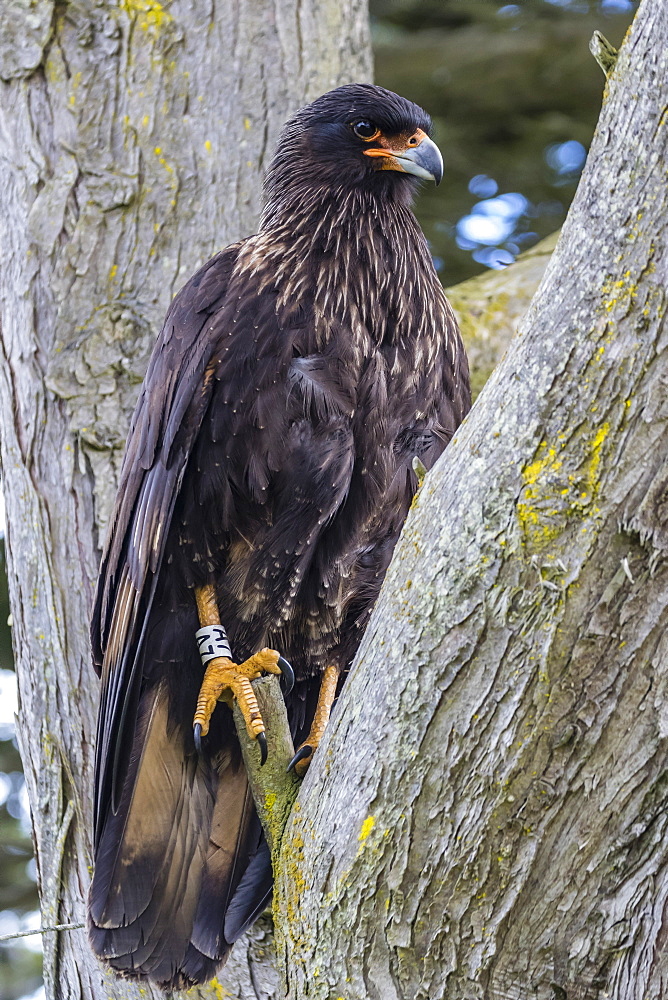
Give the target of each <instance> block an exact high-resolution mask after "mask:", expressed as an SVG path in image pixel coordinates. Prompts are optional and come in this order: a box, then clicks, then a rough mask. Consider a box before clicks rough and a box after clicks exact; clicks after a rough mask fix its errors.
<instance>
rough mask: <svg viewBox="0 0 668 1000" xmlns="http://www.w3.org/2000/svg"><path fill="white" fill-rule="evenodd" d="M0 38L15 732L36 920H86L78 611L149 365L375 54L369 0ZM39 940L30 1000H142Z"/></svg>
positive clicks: (2, 414)
mask: <svg viewBox="0 0 668 1000" xmlns="http://www.w3.org/2000/svg"><path fill="white" fill-rule="evenodd" d="M0 25H1V28H0V32H1V38H0V340H1V347H2V352H3V357H2V367H1V370H0V419H1V425H2V470H3V476H4V491H5V496H6V501H7V517H8V531H7V553H8V567H9V582H10V595H11V603H12V613H13V622H14V647H15V651H16V662H17V670H18V675H19V685H20V706H21V707H20V714H19V727H18V731H19V739H20V745H21V751H22V756H23V760H24V765H25V770H26V778H27V782H28V789H29V793H30V801H31V807H32V814H33V824H34V834H35V843H36V851H37V862H38V870H39V881H40V891H41V896H42V913H43V925H44V926H52V925H54V924H57V923H70V922H73V923H80V922H81V921H82V920H83V918H84V910H85V898H86V893H87V888H88V881H89V875H90V864H91V855H90V834H91V829H92V820H91V787H92V771H91V768H92V749H93V739H94V732H95V712H96V702H97V692H98V684H97V680H96V679H95V677H94V675H93V673H92V670H91V667H90V656H89V648H88V637H87V619H88V615H89V609H90V604H91V597H92V588H93V585H94V580H95V575H96V571H97V563H98V559H99V549H100V544H101V540H102V537H103V534H104V530H105V526H106V521H107V518H108V516H109V510H110V505H111V502H112V498H113V495H114V491H115V485H116V476H117V472H118V468H119V462H120V456H121V450H122V445H123V441H124V436H125V433H126V430H127V426H128V422H129V414H130V411H131V408H132V406H133V403H134V399H135V397H136V393H137V390H138V385H139V382H140V380H141V377H142V374H143V371H144V368H145V364H146V359H147V354H148V351H149V349H150V346H151V344H152V342H153V339H154V337H155V335H156V332H157V330H158V329H159V326H160V322H161V320H162V317H163V315H164V313H165V311H166V309H167V306H168V305H169V302H170V300H171V297H172V295H173V294H174V292H175V291H176V290H177V289H178V287H179V286H180V285H181V284H182V283H183V282H184V281H185V280H186V279H187V278H188V277H189V275H190V274H191V273H192V272H193V270H194V269H195V268H196V267H197V265H198V264H199V263H201V262H203V261H204V260H205V259H206V258H207V257H209V256H210V255H211V254H212V253H213V252H214V251H215V250H216V249H218V248H219V247H221V246H224V245H225V244H226V243H229V242H230V241H232V240H234V239H237V238H238V237H240V236H243V235H245V234H247V233H249V232H252V231H253V230H254V228H255V227H256V223H257V215H258V208H259V197H260V180H261V175H262V172H263V170H264V168H265V166H266V163H267V157H268V156H269V155H270V153H271V149H272V145H273V142H274V140H275V137H276V133H277V130H278V128H279V126H280V125H281V124H282V122H283V121H284V120H285V118H286V116H287V114H288V113H289V112H291V111H293V110H295V109H296V108H297V107H298V106H300V105H301V104H303V103H305V102H306V101H308V100H310V99H313V98H314V97H316V96H317V95H318V94H320V93H322V92H323V91H326V90H328V89H329V88H331V87H334V86H337V85H338V84H341V83H345V82H349V81H350V80H364V79H369V78H370V71H371V70H370V49H369V40H368V27H367V11H366V2H365V0H221V2H219V3H217V4H215V5H213V4H212V5H206V4H196V3H192V2H189V0H174V2H173V3H170V4H165V5H164V6H162V5H161V4H160V3H159V2H157V0H122V2H120V3H119V5H118V6H115V5H113V4H112V3H111V2H108V0H104V2H93V0H77V2H76V3H69V4H68V3H63V4H55V3H54V2H51V0H37V2H36V3H34V4H31V5H28V4H22V3H17V2H15V0H0ZM265 937H266V929H265V928H262V927H260V928H259V929H257V930H256V932H255V934H254V937H253V940H252V941H250V942H249V944H248V948H247V950H246V951H244V950H243V949H242V950H241V954H240V955H237V960H236V965H235V963H232V964H231V966H228V968H227V969H226V972H225V975H224V977H223V978H222V980H221V982H222V985H223V986H224V987H225V989H226V990H227V991H228V995H232V996H239V997H243V998H244V1000H246V998H251V997H255V996H256V995H257V996H258V997H264V996H269V995H271V994H272V992H273V987H271V986H268V987H267V989H266V990H264V991H263V988H262V987H261V984H260V980H261V979H262V977H263V976H264V975H265V971H264V969H263V967H262V966H263V962H265V957H264V956H266V954H267V952H268V949H267V946H266V940H265ZM44 945H45V963H44V973H45V980H46V987H47V996H48V997H66V998H68V1000H75V998H79V997H81V998H91V1000H93V998H98V997H105V998H107V997H119V998H120V997H122V998H124V1000H131V998H135V997H139V996H142V997H146V996H147V995H153V994H151V991H150V989H149V990H148V991H147V990H146V989H142V990H139V989H137V988H135V987H134V986H132V985H130V984H127V983H123V982H121V981H119V980H116V979H114V978H113V977H112V976H111V975H106V974H104V973H103V972H102V970H101V967H100V966H99V965H98V963H97V962H96V961H95V959H94V958H93V956H92V955H91V953H90V951H89V948H88V944H87V940H86V932H85V930H75V931H65V932H62V933H55V932H53V933H49V934H46V935H44ZM262 952H264V956H263V954H262ZM268 974H269V973H267V975H268ZM155 993H156V995H157V991H155ZM199 994H200V995H201V996H202V997H205V996H206V997H214V996H220V994H221V986H220V984H219V985H218V986H216V987H214V988H208V989H205V990H201V991H199Z"/></svg>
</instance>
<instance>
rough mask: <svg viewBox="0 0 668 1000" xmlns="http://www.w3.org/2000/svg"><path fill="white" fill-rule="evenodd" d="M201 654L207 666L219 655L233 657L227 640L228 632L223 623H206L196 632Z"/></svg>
mask: <svg viewBox="0 0 668 1000" xmlns="http://www.w3.org/2000/svg"><path fill="white" fill-rule="evenodd" d="M195 638H196V639H197V645H198V647H199V655H200V656H201V657H202V663H203V664H204V665H205V666H206V664H207V663H208V662H209V660H215V659H216V657H217V656H227V657H228V658H229V659H230V660H231V659H232V650H231V649H230V644H229V642H228V641H227V632H226V631H225V629H224V628H223V626H222V625H205V626H204V628H200V629H198V630H197V632H195Z"/></svg>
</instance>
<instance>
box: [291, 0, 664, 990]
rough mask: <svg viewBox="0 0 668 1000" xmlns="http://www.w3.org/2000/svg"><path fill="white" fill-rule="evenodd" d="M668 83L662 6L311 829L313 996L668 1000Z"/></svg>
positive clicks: (646, 14)
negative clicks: (667, 626)
mask: <svg viewBox="0 0 668 1000" xmlns="http://www.w3.org/2000/svg"><path fill="white" fill-rule="evenodd" d="M666 80H668V7H667V6H666V4H665V3H664V2H663V0H643V2H642V3H641V5H640V8H639V12H638V14H637V16H636V20H635V22H634V25H633V27H632V29H631V30H630V32H629V35H628V37H627V39H626V41H625V44H624V46H623V48H622V50H621V52H620V55H619V59H618V62H617V65H616V68H615V69H614V71H613V73H612V75H611V78H610V80H609V82H608V87H607V94H606V97H605V102H604V107H603V111H602V115H601V120H600V123H599V127H598V130H597V133H596V136H595V139H594V142H593V145H592V148H591V152H590V154H589V159H588V162H587V166H586V169H585V172H584V175H583V177H582V180H581V183H580V187H579V190H578V193H577V196H576V199H575V202H574V204H573V206H572V209H571V212H570V215H569V218H568V221H567V224H566V226H565V227H564V230H563V233H562V236H561V239H560V241H559V244H558V247H557V249H556V251H555V253H554V256H553V258H552V260H551V262H550V265H549V267H548V269H547V272H546V275H545V278H544V280H543V282H542V285H541V288H540V290H539V292H538V294H537V297H536V299H535V300H534V303H533V305H532V307H531V309H530V311H529V314H528V317H527V318H526V320H525V321H524V323H523V325H522V328H521V331H520V335H519V336H518V337H517V338H516V339H515V340H514V342H513V343H512V345H511V347H510V348H509V350H508V353H507V355H506V357H505V359H504V360H503V362H502V363H501V365H500V367H499V368H498V369H497V370H496V372H495V374H494V375H493V376H492V378H491V379H490V381H489V382H488V384H487V385H486V387H485V389H484V390H483V392H482V395H481V396H480V399H479V400H478V402H477V404H476V406H475V407H474V409H473V411H472V413H471V415H470V418H469V419H467V421H466V423H465V425H464V426H463V427H462V428H461V429H460V430H459V431H458V433H457V435H456V436H455V439H454V441H453V442H452V444H451V445H450V446H449V447H448V449H447V450H446V452H445V454H444V456H443V458H442V459H441V460H440V462H439V463H438V466H437V467H436V469H435V470H434V471H433V472H432V473H431V474H430V475H429V476H428V478H427V480H426V482H425V484H424V486H423V489H422V492H421V494H420V496H419V498H418V500H417V502H416V504H415V507H414V509H413V511H412V512H411V514H410V515H409V519H408V521H407V524H406V526H405V529H404V532H403V535H402V538H401V540H400V542H399V545H398V548H397V551H396V553H395V557H394V560H393V563H392V566H391V568H390V571H389V574H388V578H387V581H386V584H385V587H384V588H383V592H382V595H381V598H380V600H379V602H378V605H377V607H376V610H375V612H374V616H373V618H372V621H371V624H370V625H369V628H368V629H367V632H366V635H365V638H364V641H363V644H362V648H361V650H360V653H359V655H358V657H357V661H356V665H355V667H354V668H353V671H352V673H351V676H350V679H349V681H348V682H347V684H346V687H345V689H344V692H343V694H342V697H341V699H340V701H339V705H338V710H337V712H336V715H335V718H334V720H333V723H332V725H331V727H330V729H329V731H328V734H327V736H326V737H325V740H324V742H323V744H322V745H321V747H320V750H319V752H318V755H317V757H316V759H315V761H314V764H313V765H312V767H311V770H310V771H309V773H308V775H307V777H306V780H305V782H304V785H303V788H302V791H301V793H300V795H299V797H298V799H297V803H296V806H295V809H294V810H293V813H292V816H291V818H290V820H289V822H288V826H287V828H286V833H285V836H284V840H283V844H282V851H281V867H280V872H279V878H278V882H277V890H276V901H277V902H276V906H275V915H276V918H277V921H278V922H277V933H278V940H279V946H280V949H281V953H280V965H281V968H283V969H285V970H286V974H287V978H288V981H289V996H290V998H291V1000H302V998H318V1000H335V998H340V1000H343V998H345V1000H376V998H377V1000H397V998H401V1000H426V998H429V1000H439V998H446V997H447V998H457V1000H473V998H475V1000H480V998H485V1000H501V998H503V1000H510V998H516V1000H520V998H521V1000H527V998H529V997H533V998H536V1000H548V998H550V1000H557V998H559V1000H566V998H567V1000H585V998H586V1000H594V998H597V1000H598V998H603V997H609V998H614V1000H642V998H660V997H662V996H665V995H666V982H668V952H667V951H666V947H665V943H666V926H667V921H668V903H667V897H668V874H667V866H668V836H667V834H668V812H667V806H668V781H667V780H666V774H667V773H668V713H667V710H666V705H667V704H668V636H667V634H666V632H665V622H666V620H667V619H666V613H667V608H666V605H667V604H668V560H667V554H668V506H667V505H666V491H667V488H668V460H667V458H666V456H667V455H668V404H667V402H666V399H667V396H666V390H667V388H668V333H667V329H666V323H665V320H664V313H665V298H666V287H667V286H668V260H667V250H666V230H667V226H668V221H667V220H668V191H667V188H666V178H665V164H666V162H667V161H668V129H667V127H666V121H667V112H666V106H667V104H668V87H667V84H666Z"/></svg>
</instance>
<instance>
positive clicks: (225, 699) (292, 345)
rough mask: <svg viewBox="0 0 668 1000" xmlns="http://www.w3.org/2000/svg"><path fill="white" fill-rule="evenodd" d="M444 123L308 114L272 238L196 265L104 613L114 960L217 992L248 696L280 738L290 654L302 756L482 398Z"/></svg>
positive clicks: (391, 102) (177, 307) (164, 344)
mask: <svg viewBox="0 0 668 1000" xmlns="http://www.w3.org/2000/svg"><path fill="white" fill-rule="evenodd" d="M429 131H430V120H429V118H428V116H427V115H426V114H425V113H424V111H422V110H421V109H420V108H419V107H417V106H416V105H415V104H412V103H411V102H410V101H407V100H404V99H403V98H401V97H398V96H397V95H396V94H393V93H390V92H389V91H387V90H383V89H382V88H380V87H373V86H368V85H350V86H346V87H339V88H338V89H337V90H333V91H331V92H330V93H328V94H325V95H324V96H323V97H320V98H319V99H318V100H317V101H314V102H313V104H310V105H308V107H305V108H302V110H301V111H299V112H298V113H297V114H296V115H295V116H294V118H292V119H291V120H290V121H289V122H288V123H287V125H286V126H285V128H284V129H283V132H282V134H281V137H280V140H279V143H278V149H277V151H276V154H275V156H274V158H273V160H272V163H271V166H270V168H269V171H268V174H267V179H266V186H265V209H264V214H263V217H262V223H261V226H260V231H259V232H258V233H257V235H255V236H251V237H249V238H248V239H245V240H242V241H240V242H239V243H235V244H234V245H233V246H230V247H227V248H226V249H225V250H223V251H221V252H220V253H218V254H216V256H215V257H213V258H212V259H211V260H210V261H208V263H206V264H205V265H204V266H203V267H201V268H200V270H199V271H198V272H197V273H196V274H195V275H194V276H193V277H192V278H191V279H190V281H189V282H188V283H187V284H186V285H185V287H184V288H183V289H182V290H181V291H180V292H179V294H178V295H177V296H176V298H175V299H174V301H173V303H172V305H171V308H170V310H169V312H168V314H167V318H166V319H165V323H164V326H163V328H162V332H161V333H160V336H159V337H158V341H157V343H156V345H155V348H154V350H153V354H152V357H151V360H150V363H149V366H148V371H147V374H146V379H145V381H144V385H143V388H142V391H141V395H140V398H139V402H138V403H137V408H136V410H135V413H134V417H133V420H132V426H131V428H130V433H129V437H128V442H127V448H126V452H125V459H124V462H123V468H122V472H121V483H120V488H119V492H118V497H117V500H116V506H115V510H114V515H113V519H112V523H111V529H110V533H109V537H108V539H107V543H106V547H105V551H104V556H103V559H102V566H101V570H100V579H99V584H98V589H97V596H96V601H95V608H94V613H93V622H92V642H93V653H94V660H95V665H96V668H97V670H98V671H99V673H100V675H101V680H102V684H101V689H102V690H101V702H100V714H99V726H98V744H97V761H96V787H95V874H94V877H93V883H92V886H91V891H90V902H89V930H90V939H91V942H92V945H93V948H94V950H95V951H96V952H97V954H98V955H100V956H101V957H102V958H103V959H105V961H106V962H108V964H109V965H110V966H111V967H112V968H113V969H115V970H116V971H117V972H119V973H121V974H125V975H132V976H148V977H150V978H151V979H153V980H155V981H156V982H158V983H160V984H162V985H164V986H170V987H181V986H185V985H189V984H192V983H198V982H203V981H205V980H206V979H208V978H210V977H211V976H213V975H214V973H215V971H216V969H217V968H218V967H219V966H220V965H221V963H222V962H224V960H225V958H226V957H227V955H228V953H229V951H230V948H231V946H232V944H233V942H234V941H236V939H237V938H238V937H239V935H240V934H241V933H242V932H243V930H244V929H245V928H246V927H247V926H248V925H249V924H250V923H251V922H252V921H253V920H254V919H255V917H256V916H257V915H258V914H259V913H260V912H261V911H262V909H263V907H264V906H265V905H266V903H267V900H268V898H269V896H270V894H271V885H272V876H271V864H270V858H269V851H268V848H267V845H266V843H265V840H264V837H263V834H262V830H261V828H260V824H259V821H258V818H257V815H256V813H255V809H254V806H253V802H252V799H251V797H250V795H249V791H248V785H247V780H246V775H245V772H244V769H243V765H242V763H241V757H240V750H239V744H238V741H237V738H236V734H235V730H234V725H233V720H232V714H231V711H230V707H229V703H230V700H231V698H232V697H233V696H234V697H237V698H238V699H239V701H240V705H241V707H242V708H243V710H244V713H245V717H246V722H247V725H248V728H249V732H250V733H251V734H252V735H254V736H255V737H256V738H257V739H258V741H259V743H260V745H261V748H262V752H263V753H264V752H265V749H266V740H265V736H264V726H263V723H262V719H261V718H260V717H259V713H258V712H257V704H256V703H254V696H253V694H252V689H251V688H250V685H249V679H252V678H253V677H256V676H259V674H260V672H262V671H266V670H268V671H271V672H273V673H279V672H281V670H283V672H284V673H286V674H290V670H289V667H288V664H286V662H285V660H283V659H282V657H285V658H286V659H287V660H288V661H290V663H292V665H293V667H294V674H295V682H294V687H293V689H292V690H291V691H290V692H289V693H288V692H286V703H287V708H288V715H289V719H290V724H291V728H292V731H293V735H294V738H295V741H296V745H298V746H299V745H300V744H301V745H302V746H301V749H300V750H299V751H298V753H297V758H298V760H296V762H295V766H296V768H297V769H298V771H299V772H300V773H302V772H303V771H304V770H305V769H306V767H307V766H308V763H309V760H310V758H311V755H312V753H313V752H314V751H315V748H316V747H317V744H318V742H319V739H320V736H321V735H322V729H323V725H324V720H325V719H326V717H327V715H328V713H329V709H330V708H331V703H332V700H333V697H334V694H335V692H336V690H337V686H340V684H341V682H342V679H343V677H344V675H345V672H346V670H347V669H348V667H349V666H350V663H351V661H352V658H353V656H354V654H355V651H356V649H357V647H358V645H359V642H360V639H361V637H362V634H363V632H364V629H365V627H366V624H367V620H368V617H369V614H370V611H371V608H372V607H373V603H374V601H375V600H376V597H377V595H378V591H379V589H380V585H381V583H382V580H383V577H384V575H385V571H386V569H387V566H388V563H389V560H390V557H391V555H392V550H393V548H394V545H395V543H396V540H397V538H398V535H399V532H400V530H401V526H402V524H403V521H404V518H405V517H406V514H407V511H408V508H409V506H410V503H411V499H412V497H413V494H414V491H415V489H416V485H417V480H416V476H415V473H414V471H413V468H412V462H413V459H414V458H415V457H416V456H417V457H418V458H419V459H420V460H421V461H422V463H424V465H425V466H426V467H427V468H430V467H431V466H432V465H433V463H434V462H435V461H436V459H437V458H438V456H439V455H440V454H441V452H442V451H443V449H444V448H445V446H446V444H447V443H448V441H449V440H450V438H451V436H452V434H453V433H454V431H455V429H456V428H457V426H458V425H459V423H460V422H461V420H462V419H463V417H464V416H465V414H466V412H467V410H468V408H469V405H470V395H469V384H468V368H467V363H466V357H465V355H464V351H463V348H462V344H461V340H460V337H459V333H458V330H457V325H456V322H455V318H454V316H453V313H452V310H451V308H450V306H449V305H448V302H447V300H446V298H445V295H444V294H443V290H442V288H441V285H440V283H439V280H438V277H437V276H436V273H435V271H434V267H433V264H432V261H431V257H430V254H429V250H428V248H427V244H426V242H425V239H424V236H423V234H422V232H421V230H420V228H419V226H418V224H417V222H416V220H415V217H414V215H413V213H412V211H411V203H412V200H413V197H414V195H415V192H416V188H417V186H418V182H419V181H420V180H422V179H431V180H435V181H436V182H437V183H438V181H439V180H440V179H441V173H442V161H441V157H440V153H439V151H438V149H437V147H436V146H435V145H434V143H433V142H432V140H431V139H430V138H429ZM196 633H198V635H197V638H196ZM198 646H199V649H198ZM279 653H280V654H281V656H280V657H279ZM200 654H201V655H200ZM205 671H206V675H205ZM321 680H322V681H323V683H322V693H321V697H320V702H319V709H320V710H319V711H318V713H317V721H316V722H314V718H315V715H316V706H317V705H318V700H319V693H320V692H321ZM218 698H221V699H222V703H221V704H219V705H218V706H217V707H216V708H215V711H213V708H214V706H215V705H216V701H217V699H218Z"/></svg>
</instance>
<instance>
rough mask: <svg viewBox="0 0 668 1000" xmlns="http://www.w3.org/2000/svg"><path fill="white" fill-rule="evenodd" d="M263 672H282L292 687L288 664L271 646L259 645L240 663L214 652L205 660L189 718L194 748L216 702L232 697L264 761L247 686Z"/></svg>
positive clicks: (199, 744)
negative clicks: (212, 657)
mask: <svg viewBox="0 0 668 1000" xmlns="http://www.w3.org/2000/svg"><path fill="white" fill-rule="evenodd" d="M263 673H268V674H283V675H284V676H285V678H286V681H287V684H288V686H289V687H292V681H293V680H294V675H293V674H292V668H291V667H290V664H289V663H288V662H287V660H285V659H284V658H283V657H282V656H281V655H280V653H277V652H276V650H275V649H267V648H265V649H261V650H260V652H259V653H255V654H254V655H253V656H251V657H249V659H247V660H245V661H244V662H243V663H234V662H233V661H232V660H230V659H228V657H226V656H217V657H216V658H215V659H213V660H210V661H209V662H208V663H207V666H206V670H205V672H204V679H203V680H202V685H201V687H200V689H199V695H198V698H197V710H196V711H195V716H194V718H193V737H194V740H195V746H196V748H197V750H198V751H201V749H202V737H203V736H206V734H207V733H208V732H209V723H210V721H211V716H212V715H213V711H214V709H215V707H216V702H218V701H225V702H227V704H228V705H231V704H232V701H233V699H234V698H236V699H237V703H238V705H239V708H240V709H241V712H242V714H243V717H244V721H245V723H246V730H247V731H248V735H249V736H250V737H251V739H255V740H257V742H258V744H259V746H260V754H261V758H262V763H263V764H264V762H265V760H266V759H267V737H266V735H265V728H264V722H263V721H262V716H261V714H260V709H259V707H258V704H257V698H256V697H255V692H254V691H253V688H252V686H251V681H254V680H257V678H258V677H261V676H262V674H263Z"/></svg>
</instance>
